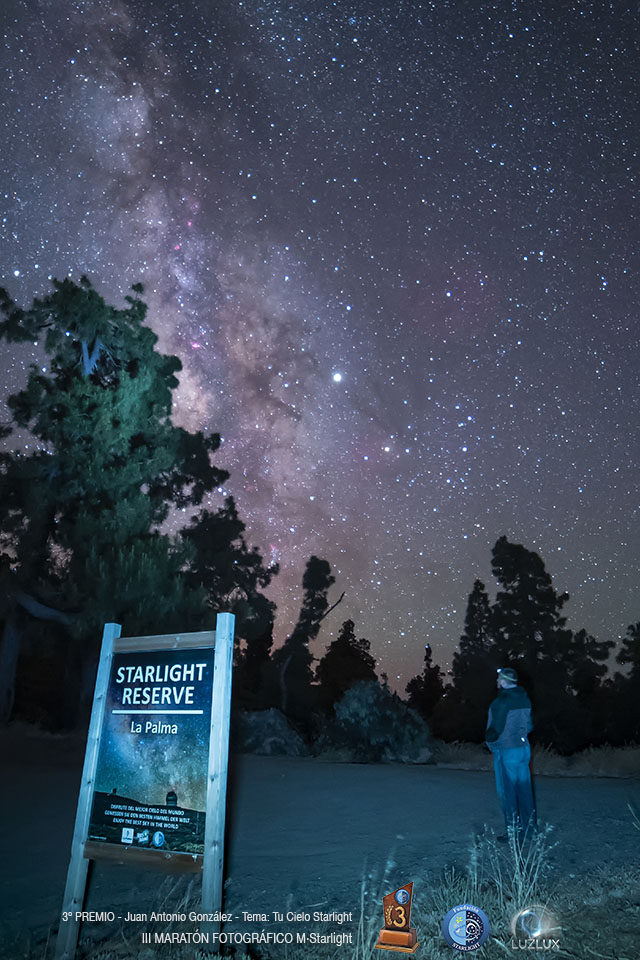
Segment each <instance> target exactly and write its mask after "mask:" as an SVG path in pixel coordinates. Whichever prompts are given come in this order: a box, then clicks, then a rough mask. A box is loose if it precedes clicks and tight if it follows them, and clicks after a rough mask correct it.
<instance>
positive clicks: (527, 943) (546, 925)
mask: <svg viewBox="0 0 640 960" xmlns="http://www.w3.org/2000/svg"><path fill="white" fill-rule="evenodd" d="M510 926H511V949H512V950H559V949H560V940H559V939H557V938H556V937H554V936H553V934H555V933H557V932H558V931H559V930H560V929H561V928H560V926H559V925H558V923H557V922H556V919H555V917H554V916H553V914H552V913H551V912H550V911H549V910H548V909H547V907H543V906H542V905H541V904H539V903H534V904H532V906H530V907H523V909H522V910H519V911H518V912H517V913H516V914H514V916H513V917H512V918H511V924H510Z"/></svg>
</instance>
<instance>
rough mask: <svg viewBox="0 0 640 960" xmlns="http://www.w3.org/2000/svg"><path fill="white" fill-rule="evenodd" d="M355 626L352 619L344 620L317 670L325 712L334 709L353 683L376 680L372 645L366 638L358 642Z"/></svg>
mask: <svg viewBox="0 0 640 960" xmlns="http://www.w3.org/2000/svg"><path fill="white" fill-rule="evenodd" d="M354 626H355V624H354V622H353V620H345V621H344V623H343V624H342V627H341V628H340V633H339V634H338V637H337V638H336V639H335V640H333V641H332V642H331V643H330V644H329V646H328V647H327V651H326V653H325V654H324V656H323V657H322V659H321V660H320V662H319V663H318V666H317V668H316V680H317V682H318V683H319V689H318V698H319V703H320V705H321V706H322V708H323V709H324V710H328V709H330V708H331V707H333V705H334V704H335V703H336V702H337V701H338V700H339V699H340V698H341V697H342V696H343V694H344V693H345V691H346V690H348V689H349V687H352V686H353V684H354V683H358V682H359V681H360V680H363V681H374V682H375V681H376V680H377V676H376V662H375V660H374V658H373V657H372V656H371V653H370V649H371V644H370V643H369V641H368V640H365V639H364V638H361V639H359V640H357V639H356V635H355V632H354Z"/></svg>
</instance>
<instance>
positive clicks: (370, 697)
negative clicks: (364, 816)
mask: <svg viewBox="0 0 640 960" xmlns="http://www.w3.org/2000/svg"><path fill="white" fill-rule="evenodd" d="M334 709H335V714H336V720H335V723H334V724H333V725H332V727H331V728H330V730H329V731H327V734H326V735H325V738H324V743H323V746H324V747H325V749H326V748H327V747H333V748H336V747H337V748H338V749H340V748H345V747H346V748H348V749H349V750H350V751H351V754H352V757H353V759H354V760H357V761H360V762H364V763H375V762H378V761H380V760H383V761H394V760H396V761H400V762H401V763H426V762H427V760H429V759H430V757H431V750H430V749H429V739H430V735H429V728H428V727H427V724H426V723H425V721H424V720H423V719H422V717H420V716H419V715H418V714H417V713H416V712H415V710H412V709H411V708H410V707H408V706H407V705H406V704H405V703H403V702H402V700H401V699H400V697H399V696H398V695H397V694H395V693H392V692H391V691H390V690H389V688H388V686H386V685H384V686H383V685H381V684H379V683H374V682H372V681H361V682H360V683H356V684H354V685H353V686H352V687H350V688H349V689H348V690H347V692H346V693H345V694H344V696H343V697H342V699H341V700H340V701H339V702H338V703H337V704H336V705H335V708H334Z"/></svg>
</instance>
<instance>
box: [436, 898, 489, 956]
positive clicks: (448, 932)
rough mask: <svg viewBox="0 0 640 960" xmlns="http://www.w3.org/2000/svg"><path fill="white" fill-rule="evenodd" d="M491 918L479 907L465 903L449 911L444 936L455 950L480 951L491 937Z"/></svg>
mask: <svg viewBox="0 0 640 960" xmlns="http://www.w3.org/2000/svg"><path fill="white" fill-rule="evenodd" d="M489 930H490V926H489V918H488V917H487V915H486V913H484V911H483V910H481V909H480V908H479V907H474V906H473V905H472V904H470V903H463V904H462V905H461V906H459V907H454V908H453V910H449V913H448V914H447V915H446V917H445V918H444V920H443V921H442V934H443V936H444V938H445V940H446V941H447V943H448V944H449V946H450V947H451V948H452V949H453V950H462V951H468V950H478V949H479V948H480V947H481V946H482V945H483V944H484V942H485V941H486V939H487V937H488V936H489Z"/></svg>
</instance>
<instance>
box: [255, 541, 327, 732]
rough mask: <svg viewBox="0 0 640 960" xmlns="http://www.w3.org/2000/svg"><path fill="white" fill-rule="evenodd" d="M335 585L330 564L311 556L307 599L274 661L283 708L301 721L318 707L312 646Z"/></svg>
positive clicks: (305, 591)
mask: <svg viewBox="0 0 640 960" xmlns="http://www.w3.org/2000/svg"><path fill="white" fill-rule="evenodd" d="M334 583H335V577H333V576H332V575H331V567H330V565H329V563H328V562H327V561H326V560H321V559H319V558H318V557H310V558H309V560H308V562H307V566H306V568H305V572H304V576H303V578H302V590H303V598H302V606H301V608H300V613H299V615H298V620H297V623H296V625H295V627H294V629H293V633H292V634H291V635H290V636H289V637H287V639H286V640H285V642H284V644H283V646H282V647H280V648H279V649H278V650H276V652H275V653H274V655H273V658H272V662H273V668H274V670H275V676H276V683H277V687H278V691H279V705H280V709H281V710H282V712H283V713H284V714H286V715H287V716H289V717H291V718H292V719H294V720H298V721H301V722H306V721H307V720H308V719H309V716H310V714H311V711H312V709H313V706H314V703H313V701H312V688H311V685H312V682H313V670H312V666H311V665H312V663H313V659H314V658H313V654H312V653H311V651H310V649H309V644H310V643H311V641H312V640H315V638H316V637H317V636H318V633H319V631H320V624H321V622H322V620H323V619H324V618H325V616H326V615H327V613H328V612H329V601H328V599H327V594H328V592H329V589H330V587H331V586H332V585H333V584H334ZM341 599H342V598H341ZM338 602H339V601H338ZM334 606H335V604H334Z"/></svg>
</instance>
